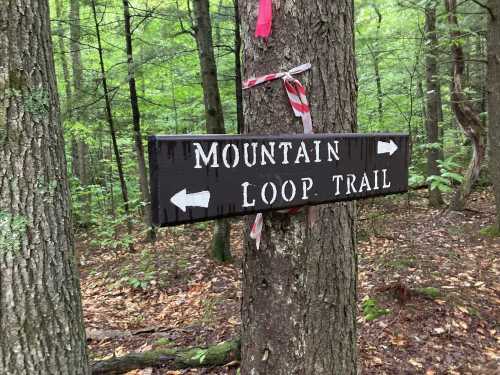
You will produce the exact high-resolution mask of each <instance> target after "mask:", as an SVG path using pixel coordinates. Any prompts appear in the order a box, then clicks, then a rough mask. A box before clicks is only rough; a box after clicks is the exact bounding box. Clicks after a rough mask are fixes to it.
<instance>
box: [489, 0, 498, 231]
mask: <svg viewBox="0 0 500 375" xmlns="http://www.w3.org/2000/svg"><path fill="white" fill-rule="evenodd" d="M488 7H489V9H490V11H491V13H492V16H491V17H490V24H489V33H488V85H489V87H488V119H489V132H488V134H489V144H490V148H489V159H490V175H491V181H492V182H493V187H494V192H495V198H496V213H497V214H496V229H497V230H498V231H499V233H500V167H499V164H500V3H499V2H498V1H497V0H489V2H488Z"/></svg>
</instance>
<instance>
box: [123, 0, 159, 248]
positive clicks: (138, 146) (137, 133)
mask: <svg viewBox="0 0 500 375" xmlns="http://www.w3.org/2000/svg"><path fill="white" fill-rule="evenodd" d="M123 18H124V25H125V44H126V50H127V69H128V87H129V93H130V107H131V108H132V124H133V127H134V142H135V152H136V156H137V170H138V173H139V188H140V191H141V197H142V201H143V203H144V223H145V224H146V227H147V228H148V239H149V240H150V241H154V240H155V238H156V232H155V229H154V227H153V222H152V217H151V194H150V192H149V184H148V176H147V170H146V159H145V158H144V145H143V143H142V133H141V112H140V110H139V101H138V99H137V88H136V84H135V64H134V53H133V47H132V31H131V26H130V24H131V21H130V7H129V2H128V0H123Z"/></svg>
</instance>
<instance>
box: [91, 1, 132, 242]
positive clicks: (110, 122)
mask: <svg viewBox="0 0 500 375" xmlns="http://www.w3.org/2000/svg"><path fill="white" fill-rule="evenodd" d="M90 5H91V7H92V15H93V18H94V25H95V31H96V37H97V52H98V53H99V66H100V69H101V83H102V89H103V92H104V102H105V110H106V120H107V122H108V126H109V133H110V135H111V141H112V143H113V153H114V156H115V161H116V167H117V169H118V177H119V179H120V187H121V191H122V198H123V208H124V209H125V215H126V216H127V230H128V234H131V233H132V221H131V217H130V208H129V202H128V189H127V182H126V181H125V173H124V172H123V162H122V157H121V154H120V150H119V149H118V142H117V139H116V129H115V123H114V119H113V112H112V110H111V97H110V95H109V90H108V80H107V78H106V69H105V67H104V56H103V49H102V42H101V31H100V25H99V20H98V18H97V9H96V3H95V0H91V2H90ZM129 247H130V249H131V250H132V245H130V246H129Z"/></svg>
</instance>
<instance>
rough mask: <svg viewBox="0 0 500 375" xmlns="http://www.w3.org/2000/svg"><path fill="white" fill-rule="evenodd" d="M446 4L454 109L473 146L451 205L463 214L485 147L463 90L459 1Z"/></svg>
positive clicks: (482, 136) (448, 0)
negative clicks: (451, 60)
mask: <svg viewBox="0 0 500 375" xmlns="http://www.w3.org/2000/svg"><path fill="white" fill-rule="evenodd" d="M444 3H445V7H446V10H447V12H448V24H449V27H450V38H451V42H452V46H451V52H452V58H453V76H452V79H453V82H452V88H451V107H452V109H453V113H454V114H455V117H456V119H457V123H458V125H459V126H460V128H461V130H462V132H463V133H464V135H465V136H466V137H467V138H468V139H469V140H470V141H471V143H472V158H471V161H470V163H469V166H468V168H467V171H466V173H465V176H464V181H463V182H462V184H461V185H460V186H459V187H458V188H457V189H456V191H455V193H454V196H453V198H452V201H451V204H450V208H451V209H452V210H454V211H461V210H463V209H464V208H465V202H466V200H467V198H468V196H469V195H470V193H471V191H472V187H473V186H474V184H475V183H476V181H477V179H478V178H479V172H480V171H481V164H482V162H483V160H484V156H485V150H486V148H485V144H484V143H485V142H484V141H485V139H484V138H485V137H484V131H483V128H482V124H481V120H480V119H479V115H478V113H477V112H476V111H475V110H474V107H473V105H472V103H471V102H470V101H469V99H468V98H467V96H466V95H465V93H464V90H463V87H462V81H463V76H464V71H465V57H464V50H463V48H462V41H461V40H460V39H461V36H462V33H461V31H460V29H459V25H458V18H457V1H456V0H444Z"/></svg>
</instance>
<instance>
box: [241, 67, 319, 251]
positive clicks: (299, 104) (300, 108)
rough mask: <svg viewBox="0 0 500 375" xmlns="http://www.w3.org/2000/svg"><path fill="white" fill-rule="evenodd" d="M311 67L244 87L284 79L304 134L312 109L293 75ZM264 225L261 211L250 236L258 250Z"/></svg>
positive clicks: (256, 80) (309, 125) (310, 128)
mask: <svg viewBox="0 0 500 375" xmlns="http://www.w3.org/2000/svg"><path fill="white" fill-rule="evenodd" d="M309 69H311V64H309V63H307V64H302V65H299V66H297V67H295V68H293V69H291V70H289V71H288V72H279V73H273V74H268V75H265V76H261V77H257V78H250V79H248V80H246V81H244V82H243V89H244V90H245V89H249V88H251V87H254V86H257V85H260V84H262V83H265V82H269V81H274V80H275V79H280V78H281V79H283V83H284V85H285V90H286V93H287V95H288V100H289V102H290V105H291V106H292V109H293V112H294V114H295V116H296V117H301V118H302V125H303V126H304V134H312V133H313V124H312V119H311V109H310V107H309V102H308V101H307V96H306V90H305V88H304V86H303V85H302V84H301V83H300V81H299V80H298V79H295V78H293V75H295V74H299V73H302V72H305V71H306V70H309ZM298 211H299V209H297V208H291V209H289V210H288V213H289V214H294V213H297V212H298ZM263 226H264V217H263V215H262V214H261V213H259V214H257V216H256V217H255V221H254V223H253V225H252V229H251V231H250V238H252V239H254V240H255V242H256V245H257V250H259V248H260V240H261V237H262V227H263Z"/></svg>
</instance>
